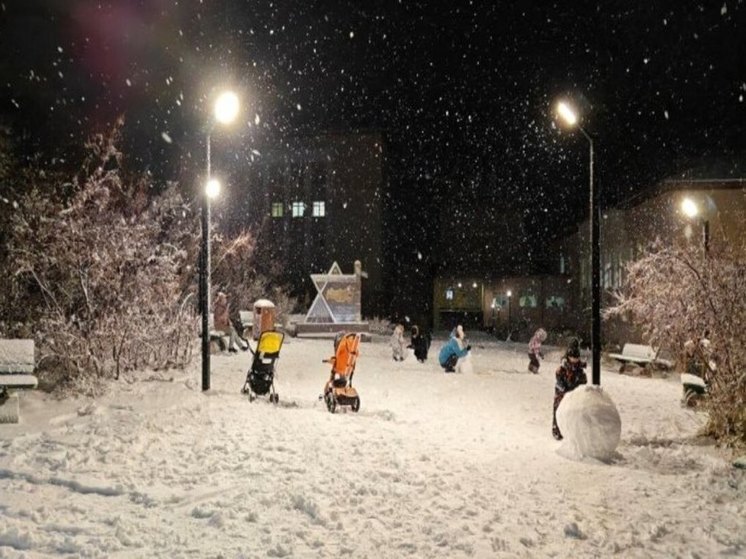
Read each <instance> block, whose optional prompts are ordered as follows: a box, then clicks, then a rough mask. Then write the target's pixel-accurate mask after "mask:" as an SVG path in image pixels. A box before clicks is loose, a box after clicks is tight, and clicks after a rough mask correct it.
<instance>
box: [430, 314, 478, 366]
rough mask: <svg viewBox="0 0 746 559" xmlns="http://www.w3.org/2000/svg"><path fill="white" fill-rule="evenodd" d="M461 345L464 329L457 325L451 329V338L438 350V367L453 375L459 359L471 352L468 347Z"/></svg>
mask: <svg viewBox="0 0 746 559" xmlns="http://www.w3.org/2000/svg"><path fill="white" fill-rule="evenodd" d="M463 344H464V329H463V327H462V326H461V325H460V324H459V325H458V326H456V328H454V329H453V332H451V338H450V339H449V340H448V343H447V344H446V345H444V346H443V348H442V349H441V350H440V355H438V361H439V362H440V366H441V367H443V368H444V369H445V372H446V373H455V372H456V363H458V360H459V358H461V357H465V356H466V355H467V354H468V353H469V351H470V350H471V346H470V345H467V346H466V347H462V346H463Z"/></svg>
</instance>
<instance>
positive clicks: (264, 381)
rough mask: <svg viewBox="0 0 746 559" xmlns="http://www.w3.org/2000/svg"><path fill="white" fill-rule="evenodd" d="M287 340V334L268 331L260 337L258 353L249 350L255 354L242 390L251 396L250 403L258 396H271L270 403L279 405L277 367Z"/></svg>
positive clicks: (257, 347) (257, 346) (257, 345)
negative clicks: (281, 350) (276, 379)
mask: <svg viewBox="0 0 746 559" xmlns="http://www.w3.org/2000/svg"><path fill="white" fill-rule="evenodd" d="M284 339H285V334H283V333H282V332H277V331H276V330H266V331H264V332H262V333H261V335H260V336H259V341H258V342H257V344H256V351H253V350H251V345H249V350H250V351H251V352H252V353H253V354H254V358H253V359H252V361H251V368H250V369H249V372H248V373H247V374H246V381H245V382H244V385H243V388H242V389H241V393H242V394H248V395H249V402H253V401H254V400H256V398H257V396H265V395H266V394H269V401H270V402H273V403H275V404H276V403H278V402H279V401H280V397H279V396H278V395H277V392H275V367H276V365H277V360H278V359H279V358H280V348H282V342H283V340H284Z"/></svg>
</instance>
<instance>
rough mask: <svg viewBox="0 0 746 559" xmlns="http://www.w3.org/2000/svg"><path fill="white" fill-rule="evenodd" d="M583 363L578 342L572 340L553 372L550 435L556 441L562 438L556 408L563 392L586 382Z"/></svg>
mask: <svg viewBox="0 0 746 559" xmlns="http://www.w3.org/2000/svg"><path fill="white" fill-rule="evenodd" d="M584 369H585V363H584V362H583V361H581V360H580V343H579V342H578V340H572V342H570V347H568V348H567V352H566V353H565V358H564V359H563V360H562V364H561V365H560V367H559V369H557V372H556V373H555V377H556V383H555V385H554V411H553V412H552V436H553V437H554V438H555V439H557V440H558V441H561V440H562V433H560V430H559V427H558V426H557V408H558V407H559V405H560V402H561V401H562V398H564V397H565V394H567V393H568V392H572V391H573V390H575V389H576V388H577V387H578V386H580V385H581V384H587V383H588V377H586V375H585V370H584Z"/></svg>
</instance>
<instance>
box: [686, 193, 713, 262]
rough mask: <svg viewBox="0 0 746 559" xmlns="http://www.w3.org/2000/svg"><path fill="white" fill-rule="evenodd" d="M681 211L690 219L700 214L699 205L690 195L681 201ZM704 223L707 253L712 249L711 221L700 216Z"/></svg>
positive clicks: (703, 234)
mask: <svg viewBox="0 0 746 559" xmlns="http://www.w3.org/2000/svg"><path fill="white" fill-rule="evenodd" d="M681 211H682V212H684V215H685V216H686V217H688V218H689V219H694V218H696V217H697V216H699V205H698V204H697V203H696V202H695V201H694V200H692V199H691V198H689V197H688V196H687V197H686V198H684V199H683V200H682V201H681ZM700 221H701V223H702V242H703V244H704V248H705V254H707V253H708V252H709V250H710V221H709V220H708V219H706V218H705V217H704V216H701V217H700Z"/></svg>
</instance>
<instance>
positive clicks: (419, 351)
mask: <svg viewBox="0 0 746 559" xmlns="http://www.w3.org/2000/svg"><path fill="white" fill-rule="evenodd" d="M408 347H411V348H412V349H414V356H415V357H416V358H417V361H419V362H420V363H424V362H425V361H427V352H428V350H429V349H430V334H428V333H427V332H422V333H421V332H420V328H419V326H417V325H414V326H412V341H411V342H410V344H409V346H408Z"/></svg>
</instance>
